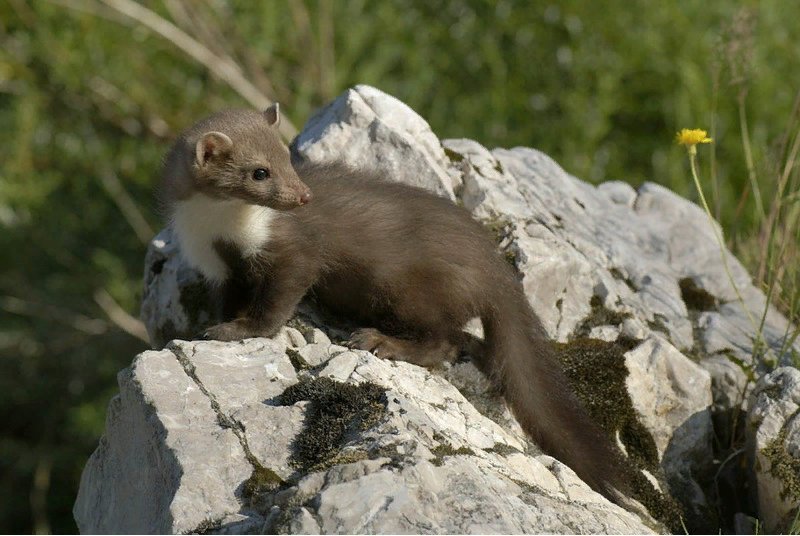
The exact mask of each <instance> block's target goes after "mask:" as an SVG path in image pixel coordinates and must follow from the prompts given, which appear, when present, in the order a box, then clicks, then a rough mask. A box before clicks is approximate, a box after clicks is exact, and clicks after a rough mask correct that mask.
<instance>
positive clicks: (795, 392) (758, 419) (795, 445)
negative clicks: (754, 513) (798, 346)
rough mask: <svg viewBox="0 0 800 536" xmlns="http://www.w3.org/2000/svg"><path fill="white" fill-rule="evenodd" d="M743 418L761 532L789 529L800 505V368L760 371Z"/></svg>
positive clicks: (787, 530)
mask: <svg viewBox="0 0 800 536" xmlns="http://www.w3.org/2000/svg"><path fill="white" fill-rule="evenodd" d="M747 422H748V427H747V444H748V455H749V456H750V459H751V462H752V464H753V467H754V475H753V477H754V480H755V482H754V483H755V486H756V490H757V494H758V513H759V519H760V520H761V522H762V524H763V532H765V533H769V534H788V533H789V530H790V529H791V528H792V524H793V523H794V522H795V521H796V520H797V519H798V517H797V516H798V515H799V514H798V509H800V370H798V369H796V368H793V367H781V368H778V369H776V370H775V371H774V372H771V373H769V374H767V375H766V376H763V377H762V378H761V379H760V380H759V381H758V383H757V384H756V387H755V389H753V393H752V397H751V403H750V411H749V413H748V415H747ZM794 530H797V526H795V527H794Z"/></svg>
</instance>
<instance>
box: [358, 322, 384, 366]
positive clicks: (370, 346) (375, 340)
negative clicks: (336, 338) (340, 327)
mask: <svg viewBox="0 0 800 536" xmlns="http://www.w3.org/2000/svg"><path fill="white" fill-rule="evenodd" d="M385 341H386V336H385V335H384V334H383V333H381V332H380V331H378V330H377V329H372V328H362V329H358V330H356V331H354V332H353V334H352V335H351V336H350V348H355V349H357V350H366V351H367V352H372V353H373V354H375V355H376V356H377V357H384V358H388V359H391V356H388V355H382V354H383V353H384V352H381V351H380V347H381V345H382V344H383V343H384V342H385Z"/></svg>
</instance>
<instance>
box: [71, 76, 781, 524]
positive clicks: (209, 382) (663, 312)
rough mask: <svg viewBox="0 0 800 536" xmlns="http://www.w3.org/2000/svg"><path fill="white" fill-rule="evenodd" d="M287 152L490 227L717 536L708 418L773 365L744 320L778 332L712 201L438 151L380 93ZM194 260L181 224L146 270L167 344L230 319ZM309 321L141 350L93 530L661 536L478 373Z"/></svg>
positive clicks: (88, 494)
mask: <svg viewBox="0 0 800 536" xmlns="http://www.w3.org/2000/svg"><path fill="white" fill-rule="evenodd" d="M292 148H293V153H294V157H295V158H297V159H313V160H326V159H333V158H342V159H345V160H347V161H348V162H350V163H351V164H352V165H357V166H372V167H378V168H380V169H382V170H384V171H385V172H386V175H387V177H389V178H391V179H392V180H398V181H403V182H407V183H410V184H414V185H417V186H421V187H424V188H428V189H429V190H431V191H433V192H436V193H438V194H440V195H443V196H446V197H449V198H450V199H453V200H454V201H455V202H457V203H460V204H462V205H463V206H464V207H465V208H467V209H468V210H470V211H472V213H473V214H474V215H475V217H476V218H479V219H481V220H482V221H484V222H485V223H486V225H487V226H488V227H489V228H490V229H491V230H492V231H493V232H494V234H495V236H496V238H497V241H498V247H499V248H500V249H501V251H502V252H503V253H504V254H505V255H506V257H507V258H508V260H509V262H513V263H514V265H515V266H516V267H517V269H518V270H519V272H520V275H521V277H522V280H523V284H524V286H525V289H526V292H527V294H528V296H529V299H530V301H531V303H532V305H533V307H534V309H535V310H536V311H537V313H538V314H539V315H540V317H541V318H542V320H543V322H544V325H545V327H546V329H547V330H548V332H549V334H550V335H551V336H552V337H553V339H554V340H556V341H557V342H558V344H557V346H558V349H559V354H560V355H561V356H562V358H563V360H564V364H565V367H566V370H567V372H568V375H569V377H570V380H571V382H573V387H574V388H575V390H576V391H577V392H578V393H579V394H580V395H581V397H582V398H583V399H584V401H585V402H586V403H587V406H588V407H590V409H591V410H592V411H593V416H595V417H596V418H597V419H598V421H599V422H601V423H602V424H603V425H605V426H606V427H607V428H608V429H609V430H612V431H613V433H614V434H615V435H616V437H617V438H618V440H619V442H620V444H621V446H622V448H623V449H624V450H625V452H626V453H627V454H628V456H629V457H630V459H631V464H632V465H634V466H636V467H638V468H639V469H641V470H642V471H644V474H646V475H647V476H646V478H647V479H648V482H652V483H653V485H654V486H655V487H659V488H661V489H663V490H665V491H669V492H671V493H672V495H673V496H674V497H675V498H676V499H677V500H678V501H679V502H680V503H681V505H682V507H681V508H682V510H683V518H684V519H685V522H686V523H687V525H689V526H690V529H701V530H705V531H710V530H716V526H717V525H716V524H717V523H718V520H716V519H715V512H716V509H715V508H714V507H713V506H712V505H711V504H710V503H711V502H712V501H714V500H716V496H713V495H710V494H709V492H710V491H711V490H712V489H713V488H714V486H713V482H712V480H713V476H714V472H715V470H716V466H715V465H714V452H713V447H712V436H713V432H714V428H713V425H714V421H713V420H712V416H716V417H719V416H720V415H725V414H726V412H728V411H730V410H732V409H736V408H739V407H740V406H741V405H742V404H743V401H744V400H745V390H746V388H747V387H748V382H747V381H746V378H747V375H746V372H747V373H750V374H754V373H755V374H757V373H758V371H760V370H761V369H762V364H763V362H764V359H763V358H762V359H754V358H753V355H754V354H756V352H754V347H756V346H757V343H756V342H755V341H756V337H755V336H754V333H755V332H754V329H753V326H752V325H751V324H750V321H749V318H748V311H750V313H751V314H753V315H755V317H756V318H760V317H761V315H762V313H763V308H764V304H765V299H764V296H763V294H762V293H761V292H760V291H758V289H756V288H755V287H753V286H752V284H751V283H750V278H749V276H748V274H747V272H746V271H745V269H744V268H743V267H742V266H741V265H740V264H739V262H738V261H737V260H736V259H735V258H734V257H733V256H732V255H730V254H729V253H727V252H726V253H725V254H726V255H727V256H728V262H729V264H730V267H731V271H732V274H733V278H734V283H735V285H736V286H737V288H738V290H739V292H740V294H741V295H742V296H743V297H744V304H742V303H741V302H740V301H739V300H738V299H737V297H736V292H735V290H734V288H733V286H732V284H731V281H730V279H729V278H728V277H727V276H726V272H725V269H724V266H723V263H722V260H721V257H720V251H719V248H718V246H717V243H716V241H715V238H714V235H713V233H714V229H713V227H712V225H715V224H713V223H711V222H709V220H708V219H707V218H706V216H705V214H704V213H703V212H702V211H701V210H700V209H699V208H698V207H697V206H696V205H694V204H693V203H690V202H688V201H686V200H685V199H682V198H680V197H679V196H677V195H675V194H674V193H672V192H670V191H669V190H667V189H665V188H663V187H660V186H658V185H655V184H651V183H647V184H645V185H643V186H642V187H640V188H639V189H638V190H634V189H633V188H632V187H630V186H629V185H627V184H625V183H622V182H607V183H603V184H601V185H599V186H596V187H595V186H592V185H590V184H587V183H585V182H583V181H580V180H579V179H577V178H575V177H572V176H570V175H569V174H568V173H566V172H565V171H564V170H562V169H561V168H560V167H559V166H558V165H557V164H556V163H555V162H554V161H553V160H551V159H550V158H549V157H547V156H546V155H544V154H542V153H541V152H538V151H536V150H534V149H528V148H514V149H510V150H507V149H494V150H491V151H490V150H488V149H486V148H484V147H483V146H481V145H480V144H478V143H477V142H474V141H471V140H463V139H460V140H444V141H441V142H440V141H439V140H438V139H437V138H436V137H435V135H434V134H433V133H432V132H431V131H430V128H429V127H428V125H427V123H426V122H425V121H424V120H423V119H422V118H420V117H419V116H418V115H417V114H415V113H414V112H413V111H412V110H411V109H410V108H408V107H407V106H406V105H405V104H403V103H401V102H399V101H397V100H396V99H394V98H392V97H390V96H388V95H385V94H383V93H381V92H380V91H378V90H376V89H374V88H370V87H366V86H357V87H356V88H354V89H352V90H349V91H347V92H346V93H345V94H343V95H342V96H341V97H339V98H338V99H336V100H335V101H334V102H333V103H332V104H330V105H329V106H328V107H326V108H324V109H323V110H321V111H320V112H319V113H318V114H317V115H316V116H315V117H314V118H312V119H311V120H310V121H309V123H308V125H307V126H306V128H305V130H304V131H303V132H302V133H301V134H300V135H299V136H298V138H297V139H296V140H295V142H294V143H293V147H292ZM178 253H179V252H178V251H177V246H176V244H175V243H174V240H173V238H172V235H171V233H170V231H169V230H168V229H167V230H165V231H163V232H162V233H160V234H159V236H157V237H156V238H155V239H154V240H153V242H152V244H151V246H150V248H149V251H148V255H147V258H146V265H145V281H146V284H145V293H144V300H143V306H142V316H143V320H144V321H145V323H146V325H147V327H148V331H149V333H150V335H151V337H152V340H153V343H154V346H155V347H158V348H160V347H163V346H164V345H165V344H166V343H167V342H168V341H169V340H170V339H173V338H176V337H182V338H191V336H192V335H193V334H195V333H196V332H198V331H199V330H200V329H201V327H202V325H204V324H206V323H208V322H209V321H211V319H212V318H213V314H212V312H211V311H212V308H211V307H210V299H209V295H208V292H207V290H206V288H205V285H204V284H203V282H202V279H201V278H199V276H197V274H195V273H194V272H192V271H191V270H190V269H188V268H187V267H186V266H185V265H184V264H183V263H182V261H181V259H180V256H179V254H178ZM291 325H292V327H289V328H286V329H285V330H284V331H283V332H282V333H281V334H280V335H279V336H277V337H276V338H275V339H274V340H268V339H253V340H248V341H244V342H242V343H229V344H222V343H215V342H193V343H186V342H180V341H176V342H172V343H170V344H169V345H168V346H167V348H166V349H164V350H161V351H154V352H146V353H144V354H142V355H140V356H138V357H137V358H136V360H135V361H134V363H133V365H132V366H131V367H130V368H129V369H126V371H123V372H122V373H121V374H120V378H119V380H120V396H119V397H117V398H115V399H114V400H113V401H112V403H111V406H110V411H109V417H108V422H107V427H106V435H105V436H104V438H103V440H102V441H101V444H100V446H99V447H98V450H97V451H96V452H95V454H94V455H93V456H92V458H91V459H90V461H89V463H88V464H87V467H86V469H85V471H84V475H83V480H82V483H81V490H80V494H79V497H78V502H77V503H76V507H75V515H76V519H77V521H78V524H79V527H80V528H81V530H82V531H84V532H87V531H109V532H119V531H131V530H137V531H144V532H153V531H162V532H168V531H186V530H201V529H202V530H215V531H225V532H254V531H275V530H278V531H288V532H317V531H321V532H631V531H635V532H646V531H650V530H651V529H656V530H659V526H660V525H657V524H654V523H653V521H652V520H651V519H649V518H648V516H647V515H644V516H642V517H638V516H637V515H634V514H632V513H630V512H628V511H625V510H622V509H620V508H619V507H617V506H615V505H612V504H610V503H609V502H608V501H606V500H605V499H603V498H602V497H600V496H599V495H597V494H596V493H594V492H592V491H591V490H590V489H589V488H588V487H587V486H586V485H585V484H583V483H582V482H580V481H579V480H578V479H577V478H576V477H575V475H574V474H573V473H572V472H571V471H570V470H569V469H568V468H567V467H565V466H564V465H563V464H560V463H559V462H557V461H556V460H554V459H552V458H549V457H547V456H544V455H542V454H541V453H540V452H539V451H538V449H537V447H536V446H535V445H533V444H531V443H530V442H529V441H528V440H527V439H526V438H525V437H524V435H523V434H522V432H521V430H520V429H519V426H518V425H517V424H516V422H515V421H514V420H513V418H512V417H511V415H510V414H509V412H508V410H507V409H506V408H505V406H504V405H503V404H502V401H501V400H498V399H497V398H496V397H495V396H494V394H493V393H492V391H491V389H490V388H489V386H488V383H487V382H486V380H485V379H484V378H483V377H482V376H481V375H480V373H479V372H478V371H477V369H476V368H475V367H474V366H473V365H472V364H471V363H470V362H469V361H462V362H458V363H456V364H454V365H452V366H447V367H444V368H443V369H442V370H437V371H427V370H424V369H420V368H418V367H415V366H412V365H409V364H406V363H389V362H385V361H381V360H379V359H377V358H375V357H374V356H373V355H371V354H369V353H366V352H360V351H359V352H356V351H349V350H347V348H345V347H344V346H340V345H339V344H334V343H332V342H331V340H333V341H335V342H336V343H343V342H344V339H345V338H346V337H347V333H344V332H341V331H338V330H337V329H336V327H335V326H334V325H331V324H329V323H325V322H320V319H319V318H317V317H316V316H315V315H314V311H313V309H304V314H302V315H301V316H300V317H299V319H296V320H295V321H294V322H293V323H292V324H291ZM314 326H316V328H314ZM786 327H787V325H786V320H785V319H784V318H783V317H781V315H780V314H779V313H777V312H776V311H774V310H772V309H769V310H768V311H767V315H766V321H765V325H764V329H763V337H762V339H763V341H762V343H763V344H762V343H758V348H767V349H769V353H768V356H767V357H768V359H771V360H772V361H774V362H782V363H784V364H786V363H788V362H789V359H790V358H791V355H790V354H791V349H788V350H785V351H784V352H783V353H781V352H780V348H781V347H782V342H783V339H782V337H783V336H784V334H785V332H786ZM295 328H298V329H300V331H298V329H295ZM317 328H322V329H317ZM474 329H475V330H476V333H479V332H480V329H479V327H477V328H474ZM717 420H719V419H717ZM795 420H796V419H795ZM646 487H650V484H647V485H646ZM651 489H652V488H651ZM656 495H657V494H656ZM653 496H654V495H653V494H650V495H649V497H650V499H651V500H649V501H648V500H647V499H646V498H645V497H643V496H640V497H638V498H639V499H640V500H642V501H643V502H644V503H645V504H646V506H648V507H649V508H650V509H651V512H652V513H653V514H654V515H655V516H656V517H658V518H660V519H662V520H664V521H666V522H667V523H670V522H672V523H674V522H675V520H676V514H675V511H674V510H670V508H671V507H670V506H669V505H670V504H672V503H670V501H669V500H666V501H661V500H660V499H659V500H653ZM659 501H661V502H659ZM673 526H674V525H673ZM662 528H663V527H662Z"/></svg>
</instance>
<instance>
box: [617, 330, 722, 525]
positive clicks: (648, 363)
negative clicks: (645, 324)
mask: <svg viewBox="0 0 800 536" xmlns="http://www.w3.org/2000/svg"><path fill="white" fill-rule="evenodd" d="M625 360H626V365H627V368H628V371H629V375H628V378H627V382H626V383H627V387H628V393H629V394H630V398H631V402H632V403H633V407H634V409H635V410H636V412H637V413H638V415H639V417H640V419H641V422H642V424H643V425H644V426H645V427H646V428H647V430H648V432H650V435H651V436H652V438H653V441H654V442H655V446H656V449H657V451H658V456H659V459H660V460H661V466H662V468H663V469H664V472H665V473H666V475H667V480H668V482H669V485H670V488H671V489H673V490H674V491H676V492H677V491H678V490H680V493H676V495H678V496H682V497H683V498H684V501H683V502H684V504H685V506H687V507H688V508H689V509H690V510H691V511H690V512H687V515H692V516H694V518H695V520H698V521H697V522H699V520H700V519H702V518H703V517H704V516H706V515H707V511H708V509H709V508H710V505H709V504H708V502H707V500H706V498H705V494H704V493H703V491H702V486H701V485H700V484H699V482H702V481H703V480H704V479H705V478H706V477H707V473H708V472H709V471H710V469H711V465H710V461H711V460H709V453H710V452H711V442H712V439H713V436H714V429H713V426H712V421H711V402H712V400H711V377H710V375H709V374H708V372H707V371H706V370H704V369H703V368H701V367H700V366H699V365H697V364H695V363H693V362H692V361H691V360H690V359H688V358H687V357H686V356H684V355H683V354H681V353H680V352H679V351H678V350H677V349H676V348H675V347H674V346H672V345H671V344H670V343H668V342H667V341H665V340H664V339H663V338H661V337H660V336H653V337H651V338H649V339H647V340H646V341H645V342H644V343H642V344H641V345H639V346H638V347H637V348H635V349H634V350H631V351H630V352H628V353H627V354H625Z"/></svg>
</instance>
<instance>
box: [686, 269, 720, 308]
mask: <svg viewBox="0 0 800 536" xmlns="http://www.w3.org/2000/svg"><path fill="white" fill-rule="evenodd" d="M678 285H679V286H680V288H681V298H683V303H685V304H686V308H687V309H688V310H689V311H716V310H717V309H718V307H719V303H718V301H717V298H715V297H714V296H713V295H712V294H710V293H709V292H708V291H707V290H706V289H704V288H702V287H700V286H698V285H697V283H695V281H694V279H692V278H691V277H684V278H683V279H681V280H680V281H678Z"/></svg>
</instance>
